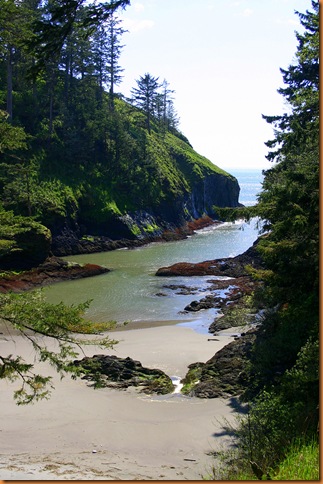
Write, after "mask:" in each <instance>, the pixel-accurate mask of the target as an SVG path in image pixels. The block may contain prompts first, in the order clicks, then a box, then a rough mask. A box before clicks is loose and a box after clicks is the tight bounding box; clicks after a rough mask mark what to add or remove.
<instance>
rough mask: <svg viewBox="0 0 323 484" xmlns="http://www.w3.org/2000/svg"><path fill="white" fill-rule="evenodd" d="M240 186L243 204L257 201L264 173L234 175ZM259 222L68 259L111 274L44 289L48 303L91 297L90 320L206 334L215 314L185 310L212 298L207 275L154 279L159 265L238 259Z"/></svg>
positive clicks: (249, 242) (209, 311) (238, 171)
mask: <svg viewBox="0 0 323 484" xmlns="http://www.w3.org/2000/svg"><path fill="white" fill-rule="evenodd" d="M230 173H232V174H233V175H234V176H235V177H236V178H237V179H238V182H239V185H240V188H241V192H240V199H239V201H240V203H242V204H244V205H246V206H250V205H253V204H255V203H256V197H257V194H258V193H259V191H260V190H261V181H262V174H261V171H260V170H232V171H230ZM257 227H258V221H257V219H253V220H251V221H250V222H249V223H245V222H243V221H237V222H236V223H224V224H222V225H217V226H213V227H208V228H206V229H203V230H200V231H198V232H197V233H196V234H195V235H193V236H191V237H189V238H187V239H186V240H181V241H175V242H167V243H163V242H156V243H151V244H149V245H147V246H144V247H140V248H137V249H120V250H116V251H110V252H101V253H97V254H86V255H77V256H69V257H66V259H67V260H70V261H74V262H78V263H93V264H99V265H102V266H105V267H108V268H109V269H111V272H109V273H107V274H103V275H100V276H96V277H93V278H88V279H81V280H76V281H68V282H61V283H59V284H55V285H53V286H50V287H48V288H46V289H45V294H46V297H47V300H48V301H50V302H53V303H58V302H60V301H64V302H65V303H67V304H76V303H80V302H83V301H85V300H88V299H91V300H92V303H91V305H90V308H89V309H88V310H87V313H86V317H87V318H89V319H90V320H93V321H110V320H113V321H117V323H120V324H122V323H124V322H126V321H127V322H128V321H131V322H132V323H133V324H132V327H133V326H135V325H136V324H137V325H138V327H140V326H139V325H140V323H146V324H147V323H149V324H150V325H153V324H154V322H155V323H156V324H160V322H162V323H164V324H167V322H174V321H176V322H177V324H183V325H188V326H190V327H192V328H194V329H195V330H196V331H198V332H202V333H204V332H207V329H208V327H209V325H210V323H211V322H212V321H213V319H214V317H215V315H216V310H215V309H211V310H207V311H199V312H198V313H187V312H183V310H184V308H185V306H186V305H187V304H189V303H190V302H191V301H192V300H194V299H195V300H196V299H201V298H202V297H205V296H206V295H207V294H208V287H209V284H208V282H207V281H208V280H209V279H210V276H206V277H176V278H174V277H156V276H155V273H156V271H157V269H159V268H160V267H164V266H168V265H170V264H173V263H175V262H201V261H204V260H211V259H218V258H223V257H234V256H236V255H238V254H241V253H243V252H244V251H245V250H247V249H248V248H249V247H250V246H251V245H252V244H253V242H254V241H255V240H256V239H257V237H258V228H257ZM168 285H182V286H189V287H191V288H195V289H194V293H195V294H194V295H192V294H191V295H181V294H178V293H179V292H180V289H178V290H174V289H170V288H167V287H165V286H168ZM157 322H158V323H157Z"/></svg>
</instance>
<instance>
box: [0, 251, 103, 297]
mask: <svg viewBox="0 0 323 484" xmlns="http://www.w3.org/2000/svg"><path fill="white" fill-rule="evenodd" d="M109 271H110V269H108V268H106V267H102V266H99V265H96V264H84V265H81V264H76V263H71V262H67V261H65V260H62V259H60V258H58V257H54V256H53V257H49V258H48V259H47V260H46V261H45V262H43V264H40V265H39V266H38V267H36V268H34V269H31V270H29V271H22V272H20V273H18V274H14V273H12V272H8V273H3V274H2V275H1V278H0V293H6V292H10V291H11V292H16V293H17V292H23V291H28V290H30V289H36V288H39V287H43V286H47V285H49V284H54V283H56V282H61V281H70V280H73V279H82V278H84V277H93V276H98V275H100V274H105V273H107V272H109Z"/></svg>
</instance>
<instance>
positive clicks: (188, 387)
mask: <svg viewBox="0 0 323 484" xmlns="http://www.w3.org/2000/svg"><path fill="white" fill-rule="evenodd" d="M202 366H203V363H195V364H193V365H190V368H189V370H188V372H187V374H186V376H185V378H183V380H182V381H181V383H183V388H182V390H181V392H182V393H183V394H184V395H188V394H189V393H190V392H191V391H192V389H193V388H194V386H195V385H196V384H197V383H198V381H199V379H200V378H201V375H202Z"/></svg>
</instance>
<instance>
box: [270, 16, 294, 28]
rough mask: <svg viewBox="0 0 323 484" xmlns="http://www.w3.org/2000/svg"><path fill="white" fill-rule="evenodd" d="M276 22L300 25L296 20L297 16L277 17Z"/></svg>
mask: <svg viewBox="0 0 323 484" xmlns="http://www.w3.org/2000/svg"><path fill="white" fill-rule="evenodd" d="M275 22H276V24H280V25H297V26H299V22H298V21H297V20H295V18H281V17H279V18H277V19H276V21H275Z"/></svg>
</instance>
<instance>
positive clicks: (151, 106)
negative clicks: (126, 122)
mask: <svg viewBox="0 0 323 484" xmlns="http://www.w3.org/2000/svg"><path fill="white" fill-rule="evenodd" d="M158 79H159V78H158V77H153V76H152V75H151V74H149V73H146V74H145V75H144V76H141V77H140V78H139V79H138V80H136V82H137V86H138V87H137V88H133V89H132V91H131V93H132V96H133V98H132V100H133V102H134V104H135V105H136V106H138V107H139V108H140V109H142V110H143V111H144V113H145V115H146V128H147V130H148V133H149V134H150V132H151V119H152V117H153V116H154V114H155V112H156V105H157V103H158V89H159V87H160V86H159V83H158Z"/></svg>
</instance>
